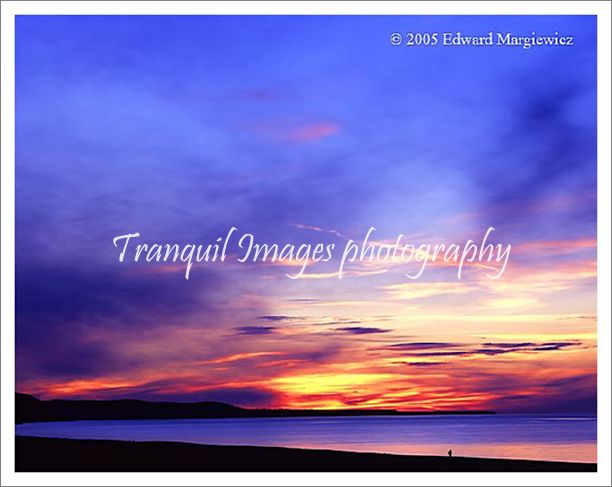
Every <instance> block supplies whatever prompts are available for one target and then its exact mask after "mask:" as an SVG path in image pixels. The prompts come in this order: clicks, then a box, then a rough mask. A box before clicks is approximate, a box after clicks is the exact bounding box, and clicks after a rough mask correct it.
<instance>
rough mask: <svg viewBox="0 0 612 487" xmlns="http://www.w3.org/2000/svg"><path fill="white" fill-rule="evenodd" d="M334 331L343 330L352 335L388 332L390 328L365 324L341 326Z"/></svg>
mask: <svg viewBox="0 0 612 487" xmlns="http://www.w3.org/2000/svg"><path fill="white" fill-rule="evenodd" d="M336 331H343V332H346V333H350V334H352V335H369V334H372V333H388V332H390V331H391V330H386V329H383V328H375V327H367V326H345V327H342V328H336Z"/></svg>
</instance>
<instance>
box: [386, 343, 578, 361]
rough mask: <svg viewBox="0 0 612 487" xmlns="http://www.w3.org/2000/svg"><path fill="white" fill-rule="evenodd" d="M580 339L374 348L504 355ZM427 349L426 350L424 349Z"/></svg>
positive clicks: (543, 349) (558, 346)
mask: <svg viewBox="0 0 612 487" xmlns="http://www.w3.org/2000/svg"><path fill="white" fill-rule="evenodd" d="M580 345H581V343H580V342H578V341H571V342H570V341H568V342H544V343H534V342H503V343H502V342H498V343H494V342H486V343H483V344H482V345H473V344H468V343H463V344H462V343H451V342H413V343H395V344H392V345H386V346H384V347H378V348H376V349H374V350H386V351H392V352H401V353H400V355H401V356H403V357H454V356H466V355H504V354H507V353H512V352H548V351H555V350H561V349H564V348H567V347H573V346H580ZM422 350H425V351H422Z"/></svg>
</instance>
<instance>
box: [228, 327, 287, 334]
mask: <svg viewBox="0 0 612 487" xmlns="http://www.w3.org/2000/svg"><path fill="white" fill-rule="evenodd" d="M235 330H237V331H238V333H237V335H271V334H272V333H275V332H276V330H277V328H276V327H275V326H239V327H236V328H235Z"/></svg>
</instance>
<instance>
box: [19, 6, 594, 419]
mask: <svg viewBox="0 0 612 487" xmlns="http://www.w3.org/2000/svg"><path fill="white" fill-rule="evenodd" d="M409 31H412V32H434V31H437V32H447V31H450V32H456V31H461V32H464V33H469V34H471V35H484V34H486V33H488V32H489V31H494V32H496V31H499V32H513V33H515V34H517V35H530V34H531V33H532V32H534V31H535V32H537V33H538V34H547V35H549V34H554V32H559V34H562V35H573V36H574V38H575V45H574V46H573V47H565V48H561V47H556V48H555V47H551V48H537V47H534V48H532V49H529V50H526V49H521V48H518V47H482V48H475V47H440V46H436V47H429V48H427V47H419V48H410V47H407V46H392V45H391V44H390V42H389V37H390V35H391V34H392V33H393V32H401V33H405V32H409ZM595 46H596V19H595V17H589V16H580V17H554V16H549V17H453V18H451V17H444V16H438V17H384V16H382V17H326V18H323V17H282V16H278V17H257V18H252V17H251V18H248V17H240V16H236V17H179V16H177V17H123V18H120V17H90V18H82V17H81V18H76V17H53V16H50V17H27V16H26V17H18V18H17V21H16V248H17V253H16V318H17V323H16V333H17V337H16V342H17V343H16V357H17V390H18V391H20V392H26V393H31V394H34V395H36V396H37V397H40V398H59V397H62V398H141V399H148V400H178V401H199V400H217V401H223V402H228V403H232V404H235V405H240V406H247V407H291V408H346V407H352V408H357V407H359V408H396V409H403V410H425V409H494V410H496V411H549V412H550V411H558V412H593V411H595V400H596V314H595V313H596V237H597V235H596V199H597V194H596V96H595V95H596V50H595ZM232 226H235V227H237V228H238V230H239V232H240V233H245V232H250V233H252V234H254V235H255V237H256V238H257V239H258V240H259V241H260V242H267V243H273V242H277V243H281V244H284V243H295V244H298V245H299V244H301V243H313V244H314V243H318V242H323V243H335V244H336V246H337V247H339V248H342V247H343V245H344V242H345V241H346V240H347V239H353V240H360V239H362V238H363V237H364V235H365V233H366V232H367V230H368V228H369V227H371V226H373V227H376V229H377V230H376V239H377V241H392V240H394V239H395V238H396V237H397V235H398V234H404V235H405V236H406V240H408V241H412V242H417V243H421V242H440V243H453V242H459V243H460V242H465V241H466V240H467V239H470V238H471V239H478V238H481V237H482V234H483V233H484V232H485V230H486V229H487V228H488V227H489V226H493V227H495V229H496V231H495V235H494V241H495V242H504V243H510V244H511V245H512V253H511V257H510V261H509V263H508V267H507V269H506V272H505V273H504V275H503V276H502V278H501V279H499V280H490V279H488V278H487V277H486V271H485V270H484V269H482V268H479V267H477V266H468V267H467V268H466V269H465V270H464V275H463V278H462V280H461V281H458V280H457V278H456V269H455V268H450V267H448V266H441V265H432V266H431V268H428V271H427V272H425V273H424V275H423V276H422V277H421V278H420V279H418V280H414V281H413V280H409V279H407V278H406V277H405V276H404V273H405V272H407V271H408V270H409V267H407V266H406V265H405V264H396V265H392V264H376V263H368V262H363V263H354V264H351V265H350V266H348V267H347V268H346V272H345V275H344V277H343V279H342V280H339V279H338V276H337V274H336V270H337V265H338V262H337V260H334V262H330V263H328V264H323V263H319V264H314V265H312V266H310V267H309V268H308V269H307V272H306V275H305V276H304V277H303V278H301V279H296V280H291V279H289V278H287V277H286V275H285V274H286V273H290V272H294V271H295V266H294V265H291V263H286V265H280V264H271V263H267V264H266V263H250V264H249V263H243V264H239V263H236V262H235V261H232V260H231V259H230V260H228V261H226V262H223V263H220V262H216V263H206V264H200V265H197V266H194V268H193V270H192V272H191V275H190V279H189V280H185V278H184V266H181V265H173V264H155V265H152V264H147V265H141V264H135V263H129V262H123V263H121V262H119V261H118V251H117V249H116V248H115V247H114V246H113V242H112V239H113V238H114V237H115V236H117V235H122V234H126V233H133V232H139V233H140V234H141V235H142V238H143V239H144V240H145V241H147V242H159V243H170V242H172V243H174V242H178V243H183V244H186V243H206V244H207V243H211V242H214V240H215V239H216V238H218V237H222V236H224V235H225V233H226V232H227V231H228V229H229V228H230V227H232Z"/></svg>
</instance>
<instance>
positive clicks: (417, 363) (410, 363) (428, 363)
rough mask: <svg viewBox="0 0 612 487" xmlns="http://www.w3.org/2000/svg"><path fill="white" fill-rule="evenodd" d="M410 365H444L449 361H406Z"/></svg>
mask: <svg viewBox="0 0 612 487" xmlns="http://www.w3.org/2000/svg"><path fill="white" fill-rule="evenodd" d="M405 363H406V365H408V366H410V367H436V366H438V365H444V364H446V363H447V362H405Z"/></svg>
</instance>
